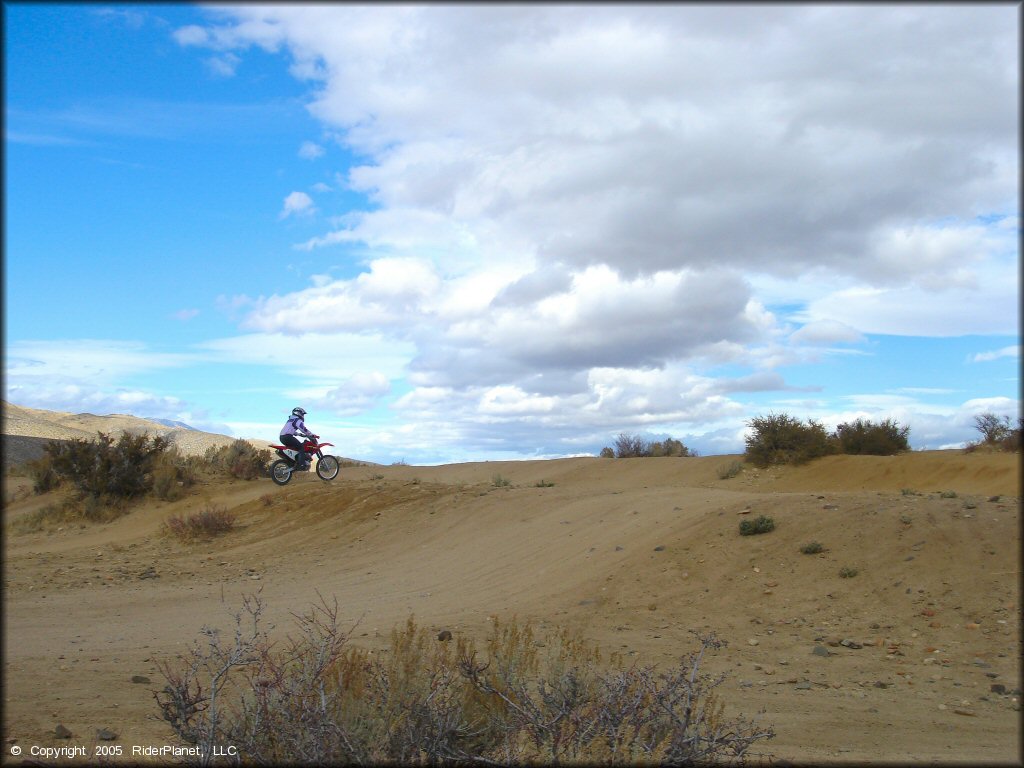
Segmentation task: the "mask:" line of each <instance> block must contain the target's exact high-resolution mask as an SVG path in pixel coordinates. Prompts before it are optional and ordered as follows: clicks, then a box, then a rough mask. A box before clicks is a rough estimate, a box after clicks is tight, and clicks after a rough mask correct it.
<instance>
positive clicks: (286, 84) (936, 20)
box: [3, 3, 1020, 463]
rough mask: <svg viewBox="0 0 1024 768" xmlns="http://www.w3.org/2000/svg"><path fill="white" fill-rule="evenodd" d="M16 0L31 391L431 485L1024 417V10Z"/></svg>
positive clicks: (12, 162)
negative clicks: (778, 427)
mask: <svg viewBox="0 0 1024 768" xmlns="http://www.w3.org/2000/svg"><path fill="white" fill-rule="evenodd" d="M3 12H4V19H3V21H4V51H5V61H4V65H5V67H4V69H5V71H4V79H5V83H4V86H5V103H4V116H5V139H4V174H5V178H4V185H5V188H4V206H5V209H4V216H5V233H4V236H5V242H4V268H5V281H4V286H5V296H4V308H5V317H4V320H5V339H4V341H5V345H4V352H5V356H4V384H5V395H4V397H5V398H6V399H7V400H8V401H10V402H13V403H16V404H19V405H24V406H29V407H37V408H48V409H54V410H61V411H70V412H83V411H86V412H91V413H133V414H136V415H139V416H144V417H149V418H167V419H176V420H182V421H185V422H187V423H190V424H192V425H194V426H196V427H198V428H201V429H208V430H212V431H218V432H224V433H228V434H233V435H237V436H243V437H257V438H262V439H273V438H275V437H276V433H277V430H278V428H279V426H280V424H281V422H283V420H284V418H285V416H286V415H287V413H288V411H289V410H290V409H291V408H292V407H293V406H294V405H299V404H301V405H303V406H304V407H305V408H307V409H308V410H309V412H310V416H309V421H310V424H311V425H312V426H313V428H314V429H315V430H316V431H317V432H319V433H320V434H322V435H324V436H325V437H327V438H329V439H331V441H332V442H334V443H336V444H337V445H338V447H339V451H338V452H339V453H342V454H344V455H348V456H355V457H358V458H363V459H368V460H373V461H380V462H390V461H396V460H406V461H409V462H410V463H441V462H450V461H470V460H485V459H506V458H533V457H551V456H562V455H574V454H578V453H596V452H597V451H598V450H600V448H601V447H602V446H604V445H608V444H611V443H612V442H613V440H614V437H615V435H617V434H618V433H619V432H636V433H640V434H643V435H646V436H648V437H662V436H665V435H672V436H674V437H678V438H681V439H683V441H684V442H685V443H686V444H687V445H688V446H690V447H692V448H695V449H696V450H698V451H699V452H701V453H702V454H718V453H736V452H740V451H742V448H743V435H744V433H745V429H746V424H747V422H748V421H749V419H750V418H752V417H753V416H756V415H760V414H764V413H767V412H769V411H775V412H788V413H791V414H792V415H794V416H797V417H799V418H816V419H820V420H822V421H823V422H824V423H825V424H826V425H828V426H835V425H836V424H838V423H840V422H842V421H848V420H851V419H854V418H858V417H863V418H870V419H882V418H896V419H898V420H899V421H900V422H901V423H903V424H907V425H909V426H910V427H911V433H910V439H911V444H912V445H913V446H914V447H915V448H943V447H953V446H958V445H962V444H963V443H964V441H966V440H971V439H974V438H975V437H976V435H977V433H976V431H975V430H974V429H973V417H974V416H975V415H976V414H978V413H981V412H983V411H993V412H996V413H998V414H1000V415H1008V416H1011V417H1013V418H1016V417H1017V416H1018V414H1019V409H1020V402H1019V364H1020V335H1019V309H1018V304H1019V295H1020V271H1019V242H1020V222H1019V213H1020V212H1019V199H1020V189H1019V179H1020V157H1019V131H1020V124H1019V113H1020V110H1019V93H1020V82H1019V72H1020V66H1019V61H1018V56H1019V39H1018V37H1019V29H1020V25H1019V12H1020V11H1019V8H1017V7H1015V6H1011V5H994V6H981V7H979V6H970V7H968V6H950V5H931V6H929V5H909V6H908V5H898V6H888V7H883V6H836V5H832V4H822V5H797V6H764V7H756V8H755V7H740V6H729V5H725V6H691V5H678V6H677V5H654V6H632V5H622V6H615V5H604V4H602V5H595V6H549V5H535V6H506V5H503V4H499V5H491V4H482V5H461V4H456V5H422V6H415V5H412V6H393V5H381V6H353V5H329V4H317V5H311V6H301V5H289V6H280V7H279V6H270V5H255V6H245V5H237V4H232V5H227V6H221V7H213V6H203V7H200V6H192V5H177V4H156V5H139V4H131V5H121V6H118V5H111V6H105V5H98V4H75V5H63V6H62V5H52V4H28V3H8V4H5V5H4V7H3ZM936 50H941V51H943V52H944V53H943V56H935V55H934V51H936Z"/></svg>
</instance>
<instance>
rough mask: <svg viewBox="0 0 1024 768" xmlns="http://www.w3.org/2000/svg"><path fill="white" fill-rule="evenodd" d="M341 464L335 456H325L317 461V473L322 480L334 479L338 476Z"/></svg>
mask: <svg viewBox="0 0 1024 768" xmlns="http://www.w3.org/2000/svg"><path fill="white" fill-rule="evenodd" d="M339 469H341V465H340V464H339V463H338V459H337V458H335V457H334V456H324V457H322V458H321V459H320V461H318V462H317V463H316V473H317V474H318V475H319V476H320V479H321V480H333V479H334V478H336V477H337V476H338V470H339Z"/></svg>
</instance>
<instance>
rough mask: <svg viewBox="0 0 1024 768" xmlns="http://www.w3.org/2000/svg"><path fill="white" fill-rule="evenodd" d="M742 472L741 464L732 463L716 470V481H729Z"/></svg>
mask: <svg viewBox="0 0 1024 768" xmlns="http://www.w3.org/2000/svg"><path fill="white" fill-rule="evenodd" d="M742 471H743V462H742V461H734V462H732V463H730V464H726V465H725V466H722V467H719V468H718V479H719V480H730V479H731V478H734V477H736V475H738V474H739V473H740V472H742Z"/></svg>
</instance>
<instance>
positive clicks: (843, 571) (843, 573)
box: [839, 565, 859, 579]
mask: <svg viewBox="0 0 1024 768" xmlns="http://www.w3.org/2000/svg"><path fill="white" fill-rule="evenodd" d="M858 573H859V571H858V570H857V569H856V568H850V567H849V566H845V565H844V566H843V567H842V568H840V569H839V578H841V579H852V578H853V577H854V576H856V575H857V574H858Z"/></svg>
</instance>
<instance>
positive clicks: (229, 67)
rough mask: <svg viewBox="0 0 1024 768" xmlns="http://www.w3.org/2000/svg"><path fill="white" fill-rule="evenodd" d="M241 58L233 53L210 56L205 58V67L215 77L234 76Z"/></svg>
mask: <svg viewBox="0 0 1024 768" xmlns="http://www.w3.org/2000/svg"><path fill="white" fill-rule="evenodd" d="M241 63H242V60H241V59H240V58H239V57H238V56H236V55H235V54H233V53H225V54H222V55H220V56H211V57H210V58H208V59H207V60H206V67H207V69H209V70H210V72H211V73H212V74H214V75H215V76H217V77H234V76H235V72H236V71H237V70H238V65H239V64H241Z"/></svg>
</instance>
